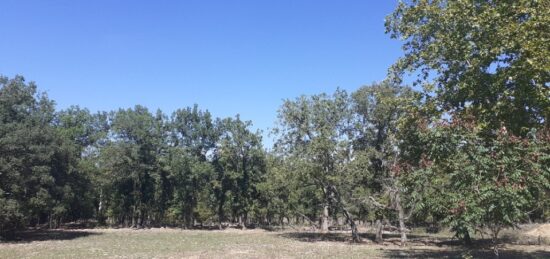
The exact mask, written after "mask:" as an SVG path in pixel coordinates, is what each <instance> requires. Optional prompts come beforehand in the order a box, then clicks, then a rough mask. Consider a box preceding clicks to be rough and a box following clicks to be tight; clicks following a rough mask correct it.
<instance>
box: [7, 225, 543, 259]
mask: <svg viewBox="0 0 550 259" xmlns="http://www.w3.org/2000/svg"><path fill="white" fill-rule="evenodd" d="M348 236H349V234H347V233H331V234H325V235H323V234H318V233H308V232H269V231H264V230H246V231H242V230H234V229H227V230H224V231H205V230H203V231H200V230H179V229H147V230H131V229H89V230H57V231H42V232H32V233H27V234H25V235H23V236H22V237H23V240H22V241H17V242H8V243H2V244H0V258H416V257H418V258H442V257H443V258H445V257H446V258H454V257H461V256H462V255H465V254H472V255H473V256H475V257H478V256H480V257H485V256H490V255H491V252H490V251H488V250H474V251H469V250H467V249H464V248H462V247H461V246H457V245H456V244H453V242H449V241H448V240H447V241H445V240H441V238H440V237H434V236H413V238H412V240H411V241H412V242H411V244H410V246H407V247H404V248H403V247H400V246H398V245H396V243H397V238H389V239H388V240H387V242H386V243H384V244H383V245H378V244H373V243H372V242H371V241H370V240H369V238H370V236H368V235H366V236H364V237H365V241H364V242H363V243H362V244H351V243H349V241H348V240H349V239H348ZM503 250H504V251H503V252H502V253H501V255H503V256H502V257H503V258H506V257H509V258H517V257H520V258H545V257H546V258H547V257H549V256H550V247H548V246H519V245H508V246H505V247H504V248H503Z"/></svg>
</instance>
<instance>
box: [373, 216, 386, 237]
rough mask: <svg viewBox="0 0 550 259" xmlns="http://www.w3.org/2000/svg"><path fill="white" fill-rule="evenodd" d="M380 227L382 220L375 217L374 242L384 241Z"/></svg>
mask: <svg viewBox="0 0 550 259" xmlns="http://www.w3.org/2000/svg"><path fill="white" fill-rule="evenodd" d="M382 228H383V225H382V222H381V221H380V220H379V219H377V220H376V224H375V227H374V229H375V231H376V233H375V237H374V242H376V243H382V242H384V237H383V236H382Z"/></svg>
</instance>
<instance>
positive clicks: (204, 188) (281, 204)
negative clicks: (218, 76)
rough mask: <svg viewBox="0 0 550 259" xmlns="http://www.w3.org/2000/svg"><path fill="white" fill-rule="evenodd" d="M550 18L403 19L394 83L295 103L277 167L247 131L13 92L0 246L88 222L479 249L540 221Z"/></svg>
mask: <svg viewBox="0 0 550 259" xmlns="http://www.w3.org/2000/svg"><path fill="white" fill-rule="evenodd" d="M549 4H550V3H549V2H548V1H503V2H499V3H495V2H493V1H477V2H475V3H472V2H471V1H409V2H407V3H405V2H402V3H400V4H399V5H398V7H397V9H396V10H395V11H394V13H393V14H391V15H390V16H388V19H387V21H386V29H387V32H388V33H389V34H390V35H391V37H394V38H398V39H401V40H403V41H404V47H403V48H404V53H405V54H404V56H403V57H402V58H400V59H399V60H398V61H397V62H396V63H395V65H394V66H392V67H391V68H390V69H389V77H388V79H386V80H384V81H382V82H378V83H373V84H371V85H367V86H363V87H361V88H359V89H357V90H355V91H353V92H350V93H348V92H347V91H344V90H341V89H337V90H336V91H335V92H333V93H329V94H327V93H322V94H317V95H309V96H305V95H304V96H300V97H297V98H294V99H287V100H284V101H283V103H282V105H281V106H280V108H279V110H278V119H277V123H276V127H275V129H274V130H273V132H272V136H274V138H275V143H274V145H273V147H270V148H269V149H266V148H265V147H263V145H262V137H261V133H260V132H259V131H254V130H252V123H251V122H250V121H244V120H242V119H241V118H240V117H239V116H238V115H237V116H235V117H230V118H214V117H213V116H212V115H211V114H210V113H209V112H208V111H207V110H202V109H200V108H199V107H198V106H197V105H195V106H193V107H187V108H183V109H178V110H176V111H174V112H173V113H172V114H170V115H167V114H165V113H163V112H162V111H160V110H159V111H156V112H151V111H149V110H148V109H147V108H146V107H143V106H139V105H138V106H135V107H134V108H130V109H120V110H117V111H111V112H97V113H91V112H90V111H88V110H87V109H83V108H80V107H78V106H73V107H70V108H68V109H64V110H61V111H56V109H55V105H54V102H53V101H52V100H50V99H49V98H48V97H47V95H46V94H44V93H39V92H38V91H37V87H36V85H35V84H34V83H32V82H31V83H27V82H26V81H25V80H24V79H23V77H20V76H16V77H15V78H11V79H8V78H6V77H2V78H1V79H0V86H1V88H0V121H1V123H0V176H1V177H0V207H1V208H2V210H0V233H1V234H2V235H3V236H8V235H10V234H11V233H13V232H14V231H15V230H17V229H21V228H25V227H29V226H44V225H46V226H49V227H51V228H55V227H58V226H60V225H61V224H63V223H65V222H71V221H76V220H81V219H93V220H97V222H99V223H100V224H105V225H110V226H127V227H137V228H140V227H149V226H180V227H183V228H191V227H196V226H197V225H211V226H217V227H219V228H223V227H224V224H226V223H235V224H238V225H240V226H242V227H243V228H246V227H251V226H271V225H279V226H281V225H285V224H287V225H288V224H291V225H292V224H305V225H310V226H311V227H313V228H316V229H319V230H320V231H329V228H330V227H331V226H335V225H338V224H340V225H341V224H347V225H348V226H349V228H350V229H351V231H352V238H353V240H354V241H360V239H361V237H360V235H359V234H358V224H360V223H364V222H370V223H376V230H377V235H376V240H377V241H381V240H382V238H383V236H382V226H383V225H388V226H392V227H394V228H395V229H396V230H398V231H399V232H400V233H401V241H402V243H405V242H406V240H407V232H408V228H410V227H411V226H429V227H434V228H438V227H442V226H446V227H450V228H451V230H452V231H453V232H454V233H455V234H456V236H457V237H458V238H460V239H462V240H464V241H465V242H471V239H472V236H473V235H474V234H476V233H479V232H481V233H484V232H485V231H489V232H490V234H491V236H492V237H493V240H495V241H496V240H497V238H498V234H499V232H500V231H501V230H502V229H503V228H507V227H516V226H517V225H518V224H520V223H524V222H530V221H547V220H548V219H549V218H550V210H549V208H550V129H549V126H550V124H549V122H548V117H549V115H550V87H549V82H550V73H549V71H550V67H548V65H549V64H550V62H548V57H550V53H549V48H544V46H548V44H547V43H544V40H545V39H546V40H548V39H549V38H550V37H549V35H548V34H549V33H548V32H550V30H547V29H548V26H549V24H550V21H549V20H548V18H549V17H548V15H545V11H544V10H548V7H549ZM545 8H546V9H545ZM465 13H467V15H465ZM541 46H542V47H541ZM407 73H409V74H410V76H412V77H414V78H415V80H414V82H413V86H412V87H409V86H406V85H404V84H403V83H402V82H403V80H402V78H404V75H406V74H407Z"/></svg>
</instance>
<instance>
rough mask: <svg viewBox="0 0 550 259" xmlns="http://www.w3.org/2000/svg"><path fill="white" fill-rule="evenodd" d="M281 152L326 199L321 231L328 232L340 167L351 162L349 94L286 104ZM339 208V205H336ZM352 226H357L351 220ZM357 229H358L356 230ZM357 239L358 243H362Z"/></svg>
mask: <svg viewBox="0 0 550 259" xmlns="http://www.w3.org/2000/svg"><path fill="white" fill-rule="evenodd" d="M278 117H279V128H278V129H276V133H277V134H279V136H280V138H279V140H278V142H277V143H276V145H277V148H278V149H280V150H281V151H280V152H283V153H284V154H286V155H287V156H292V157H295V158H297V159H299V160H301V162H302V163H301V164H302V165H303V167H302V168H301V170H300V171H299V173H301V174H303V177H302V179H303V180H304V181H305V184H306V185H307V184H312V185H315V186H317V188H318V189H317V191H318V192H319V195H320V196H321V197H322V199H321V200H322V204H319V205H320V206H321V217H320V218H321V223H320V225H321V230H322V231H325V232H326V231H328V227H329V216H330V215H329V209H330V208H329V207H330V205H331V204H334V203H337V204H338V205H341V204H340V203H339V202H338V201H340V200H339V199H338V196H337V194H338V190H337V185H336V182H337V180H338V177H337V176H338V175H340V174H338V172H339V168H338V167H339V165H340V164H342V163H343V160H347V159H349V152H350V149H349V148H350V146H349V142H350V139H349V136H350V135H349V130H350V125H349V123H350V121H351V118H350V109H349V97H348V95H347V93H346V92H345V91H342V90H337V91H336V92H335V93H334V94H333V95H332V96H328V95H326V94H320V95H314V96H311V97H306V96H302V97H300V98H297V99H295V100H286V101H285V102H284V103H283V105H282V106H281V108H280V110H279V115H278ZM335 205H336V204H335ZM350 224H352V225H353V224H354V223H353V220H350ZM355 229H356V228H355ZM358 238H359V237H358V235H354V239H358Z"/></svg>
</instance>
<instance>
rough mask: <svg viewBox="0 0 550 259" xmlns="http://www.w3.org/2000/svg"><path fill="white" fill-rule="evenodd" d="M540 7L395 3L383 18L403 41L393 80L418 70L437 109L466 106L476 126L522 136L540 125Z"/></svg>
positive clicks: (549, 99) (548, 111)
mask: <svg viewBox="0 0 550 259" xmlns="http://www.w3.org/2000/svg"><path fill="white" fill-rule="evenodd" d="M548 10H550V1H546V0H543V1H532V0H519V1H470V0H435V1H428V0H412V1H405V2H400V3H399V5H398V7H397V8H396V10H395V11H394V12H393V14H391V15H390V16H388V18H387V20H386V30H387V32H388V33H390V35H391V37H392V38H396V39H400V40H403V41H404V45H403V50H404V51H405V55H404V57H402V58H401V59H399V60H398V61H397V63H396V64H395V65H394V66H393V67H392V68H391V71H392V72H393V73H394V74H393V75H394V79H396V80H398V81H399V80H400V78H401V75H402V74H403V73H404V72H412V73H414V74H415V75H418V77H417V79H418V80H417V83H419V84H422V85H423V86H424V87H425V89H426V90H427V91H432V89H433V87H435V92H434V93H435V94H436V95H435V98H436V99H437V100H438V103H439V105H440V107H441V109H442V110H444V111H450V110H464V109H466V110H470V111H471V112H473V114H474V115H475V116H476V118H477V119H478V120H479V121H480V122H482V123H481V124H480V126H483V127H484V128H485V127H487V128H489V129H495V128H498V127H500V126H501V123H504V126H506V127H507V128H508V130H510V131H511V132H512V133H514V134H521V135H525V134H526V133H527V131H529V129H530V128H532V127H539V125H540V124H544V123H545V124H546V125H548V118H549V116H550V88H549V87H548V84H549V82H550V73H548V71H550V60H549V57H550V48H548V41H549V40H550V17H549V16H548Z"/></svg>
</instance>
